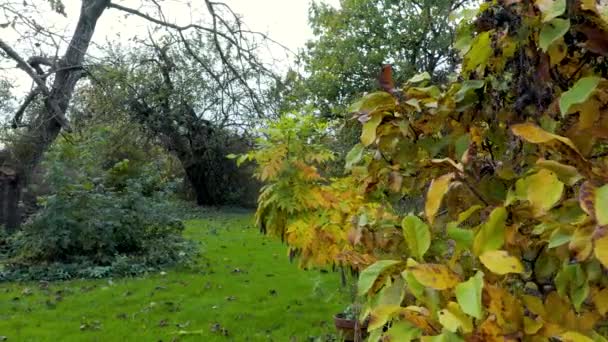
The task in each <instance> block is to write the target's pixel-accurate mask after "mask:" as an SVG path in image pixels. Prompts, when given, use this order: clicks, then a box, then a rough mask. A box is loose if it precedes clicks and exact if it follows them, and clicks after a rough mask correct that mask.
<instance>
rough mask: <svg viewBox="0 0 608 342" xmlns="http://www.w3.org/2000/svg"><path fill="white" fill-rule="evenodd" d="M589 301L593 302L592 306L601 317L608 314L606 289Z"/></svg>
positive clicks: (607, 292)
mask: <svg viewBox="0 0 608 342" xmlns="http://www.w3.org/2000/svg"><path fill="white" fill-rule="evenodd" d="M591 299H592V300H593V304H595V307H596V309H597V311H598V312H599V313H600V314H601V315H602V316H604V315H606V312H608V289H603V290H601V291H598V292H597V293H595V294H594V295H593V296H592V297H591Z"/></svg>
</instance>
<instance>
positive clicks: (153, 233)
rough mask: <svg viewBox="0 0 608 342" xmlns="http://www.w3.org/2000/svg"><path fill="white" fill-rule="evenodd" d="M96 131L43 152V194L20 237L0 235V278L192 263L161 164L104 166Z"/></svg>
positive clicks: (102, 273)
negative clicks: (45, 153)
mask: <svg viewBox="0 0 608 342" xmlns="http://www.w3.org/2000/svg"><path fill="white" fill-rule="evenodd" d="M100 132H102V133H103V132H104V131H103V130H102V131H99V130H94V131H93V132H92V134H91V135H90V136H89V137H88V138H87V139H81V140H79V141H77V143H75V141H74V140H71V141H68V140H61V141H59V142H58V143H57V144H56V145H55V146H53V148H52V149H51V151H49V153H47V155H46V159H45V162H44V164H43V167H44V170H45V171H44V174H43V179H44V182H45V188H46V193H47V194H48V195H44V196H39V198H38V210H37V212H36V213H34V214H33V215H32V216H30V217H29V218H28V220H27V221H26V222H25V224H24V225H23V227H22V229H21V230H20V231H19V232H18V233H16V234H14V235H12V236H4V237H2V236H0V261H2V259H4V261H3V262H2V263H4V265H5V266H4V269H2V266H1V264H2V263H0V280H9V279H10V280H26V279H46V280H53V279H70V278H83V277H84V278H99V277H107V276H129V275H137V274H141V273H145V272H149V271H154V270H158V269H160V268H163V267H167V266H170V265H175V264H178V263H188V262H191V261H192V260H193V256H194V255H195V254H196V250H197V249H196V246H195V245H194V243H193V242H191V241H188V240H186V239H184V238H183V237H182V232H183V230H184V226H183V224H182V222H181V221H180V218H181V217H180V214H179V211H178V210H175V207H176V206H177V205H176V204H175V203H174V202H173V194H172V193H171V190H170V189H171V188H173V187H174V185H173V179H172V177H169V176H167V174H166V173H165V172H163V170H164V169H163V167H162V166H163V165H162V160H160V161H159V159H156V160H151V161H149V162H145V161H137V163H135V162H131V161H130V160H129V159H124V160H121V161H118V162H115V163H114V164H109V163H108V160H109V159H110V158H107V157H105V158H104V153H102V152H103V151H104V148H103V147H104V146H103V145H104V144H107V142H106V140H105V139H97V138H96V137H98V136H99V135H100V134H99V133H100ZM91 136H92V138H91ZM100 157H101V159H102V160H100Z"/></svg>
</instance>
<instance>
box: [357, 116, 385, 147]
mask: <svg viewBox="0 0 608 342" xmlns="http://www.w3.org/2000/svg"><path fill="white" fill-rule="evenodd" d="M383 116H384V115H383V114H382V113H375V114H374V115H372V117H371V118H370V119H369V120H368V121H367V122H365V123H364V124H363V128H362V131H361V143H362V144H363V146H369V145H371V144H372V143H373V142H374V141H375V140H376V129H377V128H378V125H380V122H381V121H382V117H383Z"/></svg>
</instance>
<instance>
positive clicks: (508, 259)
mask: <svg viewBox="0 0 608 342" xmlns="http://www.w3.org/2000/svg"><path fill="white" fill-rule="evenodd" d="M479 260H481V263H482V264H484V266H485V267H487V268H488V269H489V270H490V271H492V272H493V273H496V274H501V275H502V274H508V273H522V272H523V271H524V266H523V265H522V264H521V262H520V261H519V259H518V258H516V257H514V256H511V255H509V253H508V252H507V251H500V250H496V251H487V252H485V253H483V254H482V255H481V256H480V257H479Z"/></svg>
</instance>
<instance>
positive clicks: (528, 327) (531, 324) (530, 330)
mask: <svg viewBox="0 0 608 342" xmlns="http://www.w3.org/2000/svg"><path fill="white" fill-rule="evenodd" d="M542 327H543V322H542V321H537V320H535V319H532V318H530V317H528V316H524V333H526V335H534V334H536V333H537V332H538V331H539V330H540V328H542Z"/></svg>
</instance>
